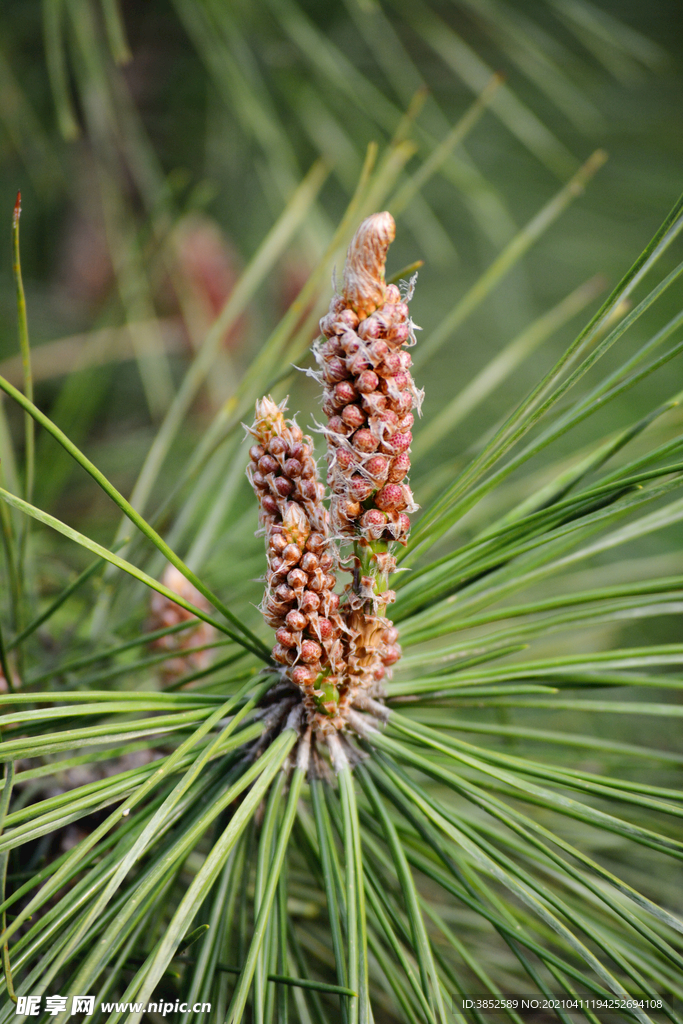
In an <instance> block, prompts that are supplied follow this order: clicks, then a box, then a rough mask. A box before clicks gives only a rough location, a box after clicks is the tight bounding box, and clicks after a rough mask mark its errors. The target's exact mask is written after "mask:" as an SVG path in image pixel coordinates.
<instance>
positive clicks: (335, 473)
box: [314, 213, 422, 544]
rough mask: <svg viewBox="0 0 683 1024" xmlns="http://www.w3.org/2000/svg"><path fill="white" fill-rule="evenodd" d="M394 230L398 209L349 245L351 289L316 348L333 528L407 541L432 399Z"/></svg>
mask: <svg viewBox="0 0 683 1024" xmlns="http://www.w3.org/2000/svg"><path fill="white" fill-rule="evenodd" d="M394 232H395V227H394V221H393V218H392V217H391V214H389V213H376V214H374V215H373V216H372V217H368V218H367V220H365V221H363V223H362V224H361V226H360V228H359V229H358V231H357V232H356V235H355V237H354V239H353V241H352V242H351V245H350V246H349V251H348V255H347V259H346V266H345V268H344V292H343V294H342V295H341V296H335V297H334V298H333V300H332V302H331V304H330V311H329V313H328V314H327V316H325V317H323V319H322V320H321V321H320V330H321V332H322V335H323V338H321V339H320V340H319V342H318V343H317V344H316V346H315V349H314V351H315V355H316V359H317V361H318V364H319V366H320V370H321V375H322V378H323V381H324V384H325V391H324V395H323V412H324V413H325V414H326V415H327V417H328V422H327V427H326V428H325V433H326V435H327V442H328V467H329V469H328V483H329V484H330V487H331V489H332V492H333V494H332V502H331V506H330V511H331V517H332V527H333V529H334V531H335V532H336V533H338V534H341V535H346V536H348V537H360V538H365V540H367V541H377V540H385V541H392V540H397V541H399V542H400V543H402V544H405V542H406V539H407V536H408V532H409V530H410V519H409V513H410V512H413V511H415V509H416V508H417V505H416V504H415V502H414V500H413V494H412V491H411V490H410V487H409V485H408V483H407V475H408V472H409V470H410V445H411V443H412V433H411V429H412V426H413V423H414V419H415V418H414V415H413V409H414V408H419V405H420V402H421V399H422V395H421V393H420V392H418V390H417V389H416V387H415V384H414V382H413V378H412V376H411V374H410V366H411V363H412V360H411V358H410V353H409V352H407V351H406V347H407V346H409V345H412V344H413V343H414V340H415V339H414V330H413V324H412V321H411V320H410V317H409V314H408V305H407V303H406V302H404V301H403V300H402V297H401V293H400V291H399V289H398V288H397V287H396V285H394V284H389V285H387V284H385V280H384V263H385V260H386V254H387V249H388V246H389V243H390V242H391V240H392V239H393V237H394ZM323 339H324V340H323Z"/></svg>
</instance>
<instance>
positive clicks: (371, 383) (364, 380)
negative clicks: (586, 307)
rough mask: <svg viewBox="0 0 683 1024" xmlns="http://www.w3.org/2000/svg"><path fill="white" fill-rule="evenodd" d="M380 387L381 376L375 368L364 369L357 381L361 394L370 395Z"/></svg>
mask: <svg viewBox="0 0 683 1024" xmlns="http://www.w3.org/2000/svg"><path fill="white" fill-rule="evenodd" d="M378 387H379V377H378V376H377V374H376V373H375V371H374V370H363V372H362V373H361V374H360V376H359V377H358V379H357V381H356V388H357V389H358V391H360V392H361V394H364V395H369V394H370V392H371V391H376V390H377V388H378Z"/></svg>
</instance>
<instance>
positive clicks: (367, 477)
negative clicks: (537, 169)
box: [248, 213, 422, 750]
mask: <svg viewBox="0 0 683 1024" xmlns="http://www.w3.org/2000/svg"><path fill="white" fill-rule="evenodd" d="M394 233H395V225H394V221H393V219H392V217H391V215H390V214H388V213H379V214H375V215H374V216H372V217H369V218H368V219H367V220H365V221H364V222H363V223H362V224H361V226H360V228H359V229H358V231H357V232H356V235H355V237H354V239H353V241H352V242H351V245H350V247H349V251H348V256H347V260H346V266H345V268H344V288H343V294H342V295H341V296H336V297H335V298H334V299H333V300H332V303H331V305H330V311H329V313H328V315H327V316H325V317H323V319H322V320H321V322H320V329H321V332H322V334H323V338H321V339H319V341H318V342H317V343H316V345H315V347H314V351H315V355H316V358H317V360H318V364H319V366H320V371H321V372H320V375H319V376H321V377H322V380H323V383H324V385H325V394H324V402H323V411H324V412H325V413H326V415H327V417H328V423H327V426H326V427H324V428H323V431H324V433H325V434H326V435H327V442H328V482H329V484H330V487H331V489H332V492H333V493H332V500H331V507H330V513H329V515H328V513H327V511H326V510H325V508H324V506H323V505H322V499H323V497H324V494H325V489H324V487H323V485H322V484H320V483H319V482H318V480H317V475H316V467H315V462H314V459H313V452H312V445H311V441H310V438H307V437H304V436H303V434H302V432H301V430H300V429H299V428H298V427H297V426H296V424H293V423H290V422H286V421H285V420H284V417H283V415H282V411H281V409H280V408H279V407H278V406H276V405H275V403H274V402H272V400H271V399H262V400H261V401H260V402H257V405H256V422H255V424H254V426H253V427H251V428H249V429H250V432H251V433H252V434H253V435H254V437H255V438H256V440H257V442H258V443H257V444H255V445H254V446H253V447H252V448H251V450H250V455H251V460H252V461H251V467H250V469H249V470H248V473H249V478H250V480H251V482H252V484H253V486H254V489H255V491H256V494H257V496H258V499H259V503H260V508H261V517H260V518H261V524H262V526H263V528H264V532H265V534H266V545H267V551H268V573H267V576H266V583H267V586H266V596H265V599H264V603H263V612H264V615H265V618H266V621H267V622H268V623H269V624H270V625H271V626H272V627H273V628H274V629H276V631H277V632H276V639H277V644H276V645H275V647H274V649H273V658H274V659H275V661H276V662H278V663H279V664H280V665H282V666H284V668H285V672H286V675H287V676H288V677H289V678H290V679H291V680H292V682H293V683H295V684H296V685H297V686H298V687H299V689H300V690H301V691H302V693H303V700H304V706H305V708H306V711H307V723H308V724H309V725H312V726H313V728H314V729H315V730H316V731H318V732H320V733H322V734H323V735H326V736H327V738H328V740H329V742H330V744H331V746H330V749H331V750H332V746H333V740H332V739H330V737H331V736H332V735H333V734H334V733H335V730H337V729H341V728H342V727H343V726H344V725H345V724H347V723H348V722H349V721H350V720H351V718H352V714H353V712H352V709H353V708H367V707H370V708H371V709H372V708H374V709H376V707H377V705H376V703H373V699H374V698H377V697H382V696H383V689H382V682H383V680H384V678H385V677H386V675H387V673H389V672H390V670H391V666H392V665H394V664H395V663H396V662H397V661H398V659H399V658H400V656H401V648H400V647H399V646H398V644H397V639H398V631H397V630H396V628H395V627H394V625H393V623H392V622H391V621H390V620H389V619H388V618H387V617H386V609H387V605H389V604H391V603H392V602H393V601H394V600H395V597H396V595H395V594H394V592H393V590H389V589H388V579H389V576H390V574H391V573H392V572H393V571H394V570H395V569H396V560H395V558H394V557H393V555H392V554H391V551H390V544H391V542H392V541H399V542H400V543H402V544H405V543H406V539H407V536H408V531H409V529H410V520H409V518H408V513H409V512H412V511H413V510H414V509H415V508H416V507H417V506H416V505H415V504H414V502H413V495H412V493H411V490H410V487H409V486H408V483H407V474H408V471H409V469H410V456H409V451H410V444H411V441H412V435H411V432H410V431H411V427H412V425H413V412H412V410H413V409H414V408H416V407H418V406H419V403H420V400H421V397H422V396H421V394H420V393H419V392H418V391H417V390H416V388H415V385H414V383H413V380H412V377H411V375H410V365H411V359H410V355H409V354H408V352H407V351H405V348H406V347H407V346H409V345H411V344H413V342H414V337H413V324H412V322H411V320H410V318H409V316H408V306H407V304H406V302H404V301H403V300H402V297H401V292H400V291H399V289H398V288H397V287H396V286H395V285H393V284H390V285H387V284H386V282H385V277H384V264H385V260H386V255H387V249H388V247H389V244H390V243H391V241H392V240H393V238H394ZM409 297H410V295H406V300H407V299H408V298H409ZM316 376H318V375H316ZM330 526H331V528H332V531H333V533H334V534H335V540H337V539H339V540H341V539H343V538H348V539H349V540H350V539H353V540H354V541H355V543H354V554H353V556H352V557H351V558H350V559H349V561H348V563H347V564H348V565H349V566H350V571H351V572H352V574H353V580H352V583H350V584H349V585H348V586H347V587H346V588H345V590H344V595H343V597H342V602H341V604H340V598H339V596H338V595H337V594H335V593H334V592H333V587H334V586H335V584H336V579H335V576H334V575H333V574H332V572H331V571H330V570H331V569H332V567H333V566H335V565H336V566H338V565H339V555H338V552H337V550H336V548H335V546H334V544H333V541H332V540H331V539H330V535H329V534H330ZM368 702H370V703H368Z"/></svg>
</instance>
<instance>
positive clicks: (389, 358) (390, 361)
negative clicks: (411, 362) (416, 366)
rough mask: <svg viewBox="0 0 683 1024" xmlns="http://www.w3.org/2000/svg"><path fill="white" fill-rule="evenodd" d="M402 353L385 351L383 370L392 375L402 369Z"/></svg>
mask: <svg viewBox="0 0 683 1024" xmlns="http://www.w3.org/2000/svg"><path fill="white" fill-rule="evenodd" d="M402 354H403V353H401V352H387V354H386V356H385V357H384V367H383V368H384V370H385V371H386V372H387V373H389V374H391V375H392V376H393V375H395V374H397V373H400V372H401V370H402V369H403V360H402V359H401V356H402Z"/></svg>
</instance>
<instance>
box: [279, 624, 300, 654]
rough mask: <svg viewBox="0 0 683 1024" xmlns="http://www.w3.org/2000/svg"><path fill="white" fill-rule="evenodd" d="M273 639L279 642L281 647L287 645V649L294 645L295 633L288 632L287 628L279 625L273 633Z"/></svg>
mask: <svg viewBox="0 0 683 1024" xmlns="http://www.w3.org/2000/svg"><path fill="white" fill-rule="evenodd" d="M275 639H276V640H277V642H278V643H279V644H282V646H283V647H287V648H288V649H289V648H291V647H296V636H295V634H294V633H290V631H289V630H288V629H285V627H284V626H280V628H279V629H278V630H277V632H276V633H275Z"/></svg>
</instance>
